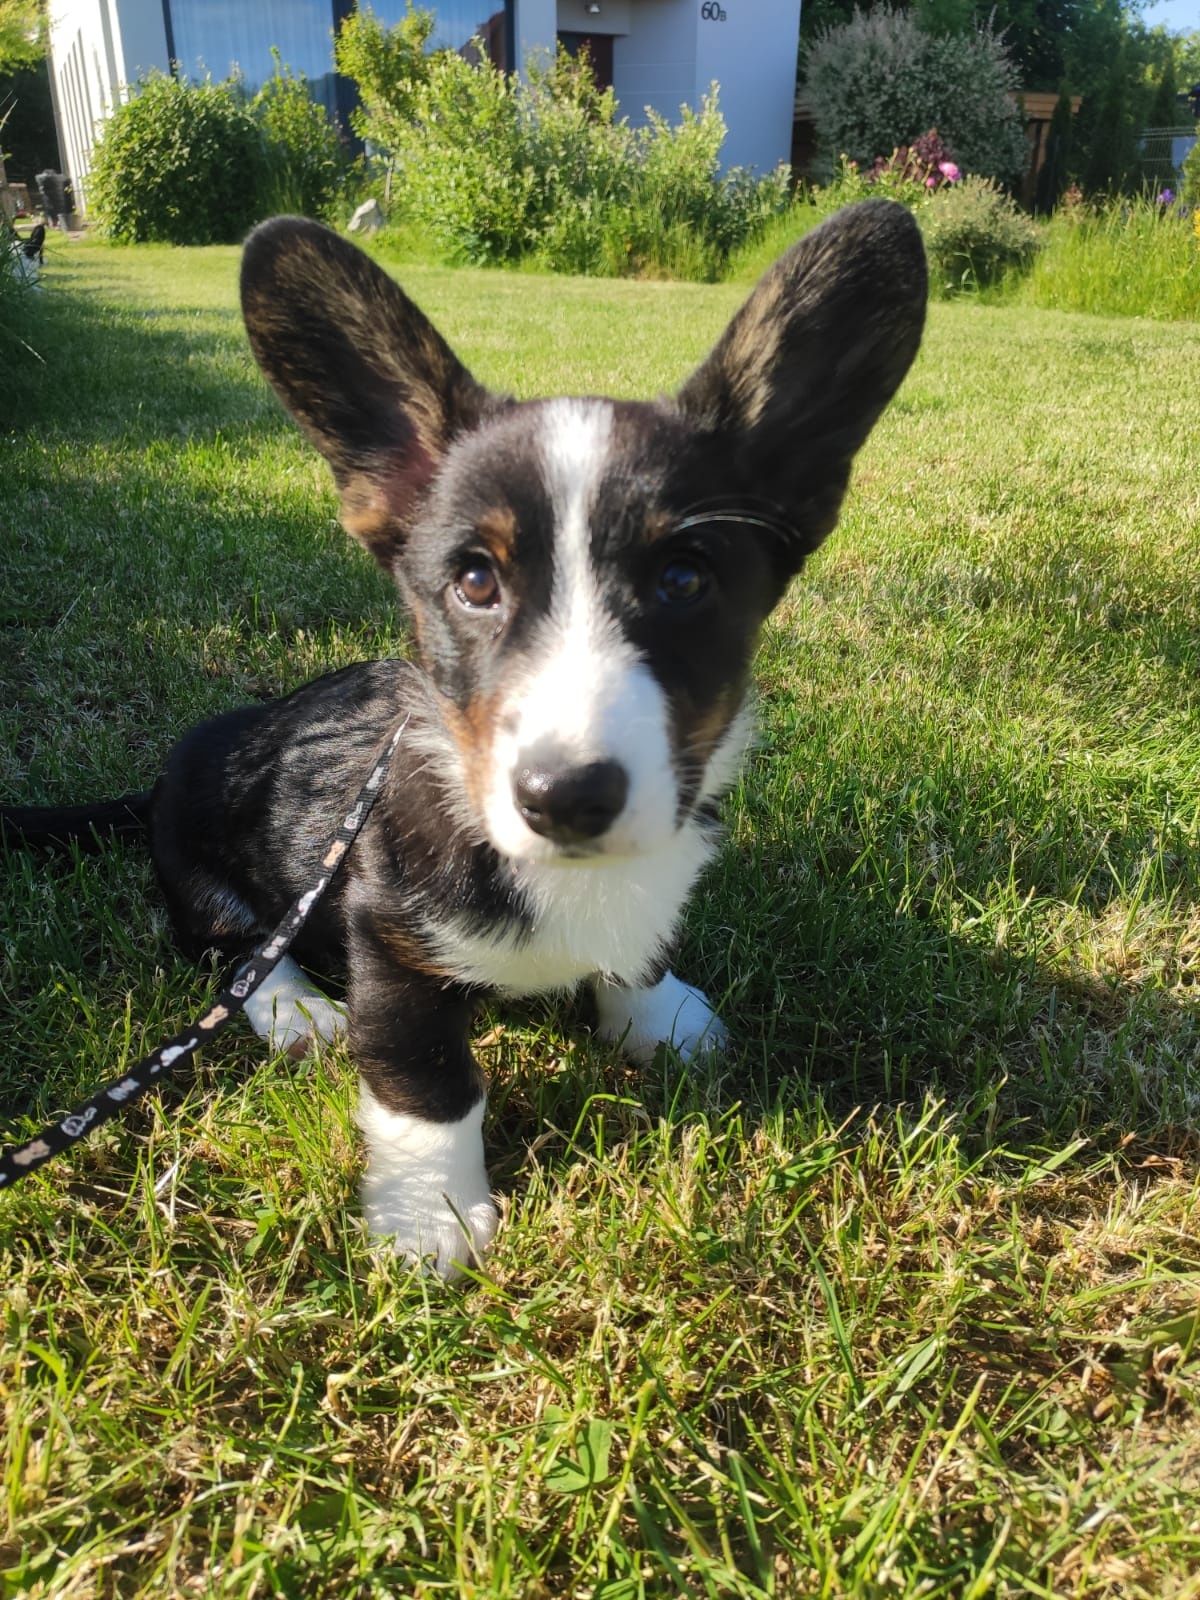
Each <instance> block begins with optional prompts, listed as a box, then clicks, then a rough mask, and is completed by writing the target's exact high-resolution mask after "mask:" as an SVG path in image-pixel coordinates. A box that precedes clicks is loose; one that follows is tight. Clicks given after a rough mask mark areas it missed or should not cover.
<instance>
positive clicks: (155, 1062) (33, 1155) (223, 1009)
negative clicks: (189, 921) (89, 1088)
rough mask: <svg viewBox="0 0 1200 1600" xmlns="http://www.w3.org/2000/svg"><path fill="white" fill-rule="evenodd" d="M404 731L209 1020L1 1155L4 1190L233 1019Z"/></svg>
mask: <svg viewBox="0 0 1200 1600" xmlns="http://www.w3.org/2000/svg"><path fill="white" fill-rule="evenodd" d="M407 726H408V718H407V717H405V719H404V721H403V722H402V723H401V724H400V725H399V727H398V728H397V729H396V730H395V732H394V733H392V734H391V736H390V737H389V739H388V742H387V744H386V745H385V746H384V749H383V752H382V754H381V755H380V756H379V758H378V759H377V761H376V762H375V765H374V766H373V767H372V768H371V771H370V775H369V776H368V778H367V781H366V782H365V783H364V784H363V786H362V788H361V789H360V790H359V792H358V798H357V800H355V802H354V804H353V805H352V806H351V808H350V810H349V811H348V812H347V813H346V816H345V817H344V818H343V820H342V822H341V824H340V826H339V827H338V828H337V829H336V831H335V832H334V833H332V834H331V835H330V838H329V842H328V843H327V844H326V846H325V849H324V851H323V853H322V855H321V869H322V870H321V874H320V876H319V877H318V878H317V879H316V880H315V882H314V883H313V884H312V886H311V887H310V888H309V889H306V890H305V892H304V893H303V894H302V895H301V896H300V898H299V899H298V900H295V901H293V903H292V904H291V906H289V908H288V910H287V912H286V913H285V915H284V917H283V920H282V921H281V922H280V924H279V926H278V927H277V928H276V929H275V931H274V933H272V934H271V936H270V938H269V939H266V940H264V941H263V943H262V944H260V945H258V946H257V947H256V949H255V950H254V951H253V953H252V954H251V955H250V957H249V959H248V960H246V961H244V962H243V963H242V965H241V966H240V967H239V968H238V970H237V972H236V974H235V975H234V978H233V981H232V982H231V983H230V984H228V985H227V987H226V988H224V989H222V990H221V992H220V994H219V995H218V996H217V998H216V1001H215V1002H214V1003H213V1005H212V1006H210V1007H209V1009H208V1010H207V1011H206V1012H205V1014H204V1016H202V1017H201V1018H200V1019H199V1021H197V1022H194V1023H192V1025H191V1027H189V1028H185V1029H184V1030H183V1032H182V1033H177V1034H175V1035H173V1037H172V1038H170V1039H165V1040H164V1041H163V1042H162V1044H160V1045H159V1047H158V1049H157V1050H154V1051H152V1052H151V1053H150V1055H148V1056H144V1057H143V1058H142V1060H141V1061H139V1062H138V1063H137V1065H136V1066H135V1067H131V1068H130V1069H129V1071H128V1072H124V1073H122V1074H121V1076H120V1077H119V1078H115V1079H114V1080H113V1082H112V1083H109V1084H106V1085H105V1087H104V1088H103V1089H101V1090H100V1091H99V1093H98V1094H94V1095H93V1096H92V1098H91V1099H90V1100H85V1101H84V1103H83V1104H82V1105H81V1106H76V1108H75V1110H74V1111H72V1112H71V1114H70V1116H69V1117H64V1118H63V1119H62V1121H61V1122H52V1123H51V1124H50V1126H49V1127H48V1128H43V1129H42V1131H41V1133H39V1134H38V1136H37V1138H36V1139H31V1140H30V1141H29V1142H28V1144H23V1145H17V1146H14V1147H12V1148H10V1149H7V1150H5V1151H3V1152H0V1189H5V1188H11V1187H12V1186H13V1184H14V1183H17V1182H18V1181H19V1180H20V1179H21V1178H24V1177H26V1176H27V1175H28V1174H29V1173H31V1172H34V1171H36V1170H37V1168H38V1167H40V1166H42V1165H43V1164H44V1163H45V1162H47V1161H49V1160H50V1158H51V1156H56V1155H58V1153H59V1152H60V1151H62V1150H68V1149H70V1147H71V1146H72V1145H73V1144H75V1143H77V1142H78V1141H79V1140H80V1139H82V1138H83V1137H84V1136H85V1135H86V1134H89V1133H91V1131H92V1130H93V1129H94V1128H100V1127H103V1125H104V1124H105V1123H106V1122H107V1121H109V1119H110V1118H111V1117H115V1116H116V1114H117V1112H118V1111H120V1110H122V1109H123V1108H124V1107H125V1106H127V1105H129V1104H130V1102H131V1101H133V1100H136V1099H137V1098H138V1096H139V1095H141V1094H144V1093H145V1091H146V1090H147V1089H148V1088H149V1087H150V1085H151V1084H152V1083H154V1082H155V1081H156V1080H157V1079H158V1078H159V1077H160V1076H161V1075H162V1074H163V1073H164V1072H167V1071H169V1070H171V1069H172V1068H174V1067H176V1066H177V1065H178V1064H179V1062H181V1061H186V1060H187V1059H188V1057H189V1056H190V1055H191V1054H192V1053H193V1052H194V1051H196V1050H198V1049H199V1048H200V1046H201V1045H202V1044H207V1042H208V1041H209V1040H210V1039H213V1038H215V1037H216V1036H217V1034H218V1033H220V1032H221V1030H222V1029H223V1028H225V1027H227V1026H228V1024H229V1023H230V1022H232V1021H233V1019H234V1017H236V1016H237V1014H238V1012H239V1011H240V1010H241V1009H242V1007H243V1006H244V1005H245V1004H246V1001H247V1000H248V999H249V998H250V996H251V995H252V994H253V993H254V991H255V990H256V989H257V988H259V986H260V985H261V984H262V983H263V982H264V981H265V980H266V979H267V978H268V977H270V975H271V973H272V972H274V970H275V968H276V967H277V966H278V965H279V963H280V961H281V960H282V959H283V957H284V956H285V955H286V953H287V951H288V949H289V947H290V946H291V943H292V941H293V939H295V937H296V935H297V934H298V933H299V932H300V929H301V928H302V927H303V926H304V924H305V923H306V922H307V921H308V916H309V913H310V912H311V911H312V908H313V907H314V906H315V905H316V903H317V901H318V900H319V899H320V898H321V896H322V895H323V894H324V893H325V891H326V889H328V887H329V885H330V883H331V882H332V880H333V877H334V875H335V873H336V872H337V870H338V868H339V867H340V866H341V864H342V861H343V859H344V857H345V855H346V852H347V851H348V850H349V848H350V846H351V845H352V844H353V843H354V841H355V839H356V838H357V837H358V834H359V830H360V829H361V827H362V825H363V823H364V822H365V821H366V820H367V817H368V815H369V814H370V811H371V807H372V806H373V805H374V804H375V801H376V800H377V799H378V798H379V790H380V788H381V786H382V784H383V780H384V776H385V774H386V772H387V769H388V764H389V763H390V761H391V759H392V755H393V754H394V752H395V749H396V746H397V745H398V744H399V743H400V737H401V735H402V734H403V732H404V730H405V728H407Z"/></svg>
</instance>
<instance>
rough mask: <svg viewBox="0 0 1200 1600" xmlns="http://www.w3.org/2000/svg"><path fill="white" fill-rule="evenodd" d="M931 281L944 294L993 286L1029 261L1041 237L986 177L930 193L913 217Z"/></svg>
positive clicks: (1030, 220)
mask: <svg viewBox="0 0 1200 1600" xmlns="http://www.w3.org/2000/svg"><path fill="white" fill-rule="evenodd" d="M917 220H918V222H919V223H920V225H921V233H922V236H923V238H924V240H925V249H926V252H927V254H928V256H929V268H930V280H931V283H932V284H933V285H934V287H935V288H936V289H939V290H940V291H941V292H942V293H944V294H953V293H956V292H957V291H959V290H961V289H976V288H983V287H986V286H987V285H988V284H992V283H995V282H996V281H997V280H998V279H999V278H1001V277H1003V276H1004V274H1005V273H1007V272H1011V271H1013V270H1022V269H1024V268H1026V267H1028V266H1029V265H1030V264H1031V262H1032V261H1033V258H1034V256H1035V255H1036V253H1037V251H1038V249H1039V247H1040V244H1041V235H1040V234H1039V232H1038V227H1037V224H1036V223H1035V222H1034V221H1033V220H1032V219H1031V218H1030V217H1027V216H1026V215H1025V213H1024V212H1023V211H1021V210H1020V209H1019V208H1018V207H1017V206H1016V205H1015V204H1014V202H1013V201H1012V200H1011V199H1010V198H1009V197H1008V195H1006V194H1005V193H1004V192H1003V190H1001V189H1000V188H998V187H997V185H996V184H995V183H994V182H993V181H992V180H991V179H990V178H979V177H968V178H964V179H963V181H962V182H961V183H957V184H949V185H947V186H946V187H945V188H944V189H938V190H937V191H936V193H934V194H931V195H930V197H929V199H928V201H927V202H926V203H925V204H924V205H923V206H921V207H920V209H919V210H918V212H917Z"/></svg>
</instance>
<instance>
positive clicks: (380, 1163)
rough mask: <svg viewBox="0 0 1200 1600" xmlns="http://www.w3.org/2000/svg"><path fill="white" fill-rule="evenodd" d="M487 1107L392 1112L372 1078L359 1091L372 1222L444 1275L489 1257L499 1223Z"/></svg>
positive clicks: (366, 1207)
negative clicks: (443, 1114)
mask: <svg viewBox="0 0 1200 1600" xmlns="http://www.w3.org/2000/svg"><path fill="white" fill-rule="evenodd" d="M483 1109H484V1102H483V1101H482V1100H480V1102H479V1103H478V1105H475V1106H472V1108H471V1110H470V1111H468V1112H467V1114H466V1116H465V1117H463V1118H462V1119H461V1120H460V1121H458V1122H429V1121H427V1120H426V1119H425V1118H424V1117H414V1116H409V1115H407V1114H406V1113H404V1112H396V1111H388V1110H387V1109H386V1108H385V1107H383V1106H381V1105H380V1103H379V1101H378V1100H376V1098H375V1097H374V1095H373V1094H372V1093H371V1091H370V1090H369V1089H368V1088H367V1086H366V1084H363V1085H362V1087H361V1090H360V1094H359V1102H358V1124H359V1127H360V1128H361V1129H362V1130H363V1133H364V1135H365V1136H366V1140H367V1170H366V1173H365V1175H364V1177H363V1184H362V1204H363V1213H364V1215H365V1216H366V1219H367V1225H368V1227H369V1228H370V1230H371V1232H372V1234H373V1235H375V1237H376V1238H379V1239H386V1240H387V1241H388V1242H389V1243H390V1244H391V1246H392V1248H393V1249H394V1251H395V1253H396V1254H397V1255H398V1256H403V1257H404V1258H405V1259H406V1260H408V1261H411V1262H413V1263H414V1264H420V1265H422V1266H426V1267H428V1268H429V1269H430V1270H431V1271H433V1272H435V1273H437V1275H438V1276H439V1277H440V1278H446V1279H452V1278H456V1277H458V1276H459V1275H460V1273H461V1271H462V1269H463V1267H466V1266H470V1265H472V1264H476V1263H478V1262H480V1261H482V1260H483V1255H484V1252H485V1251H486V1250H487V1247H488V1245H489V1244H491V1242H492V1239H493V1238H494V1237H495V1233H496V1229H497V1227H498V1226H499V1223H500V1214H499V1212H498V1211H497V1210H496V1205H495V1202H494V1201H493V1199H492V1194H491V1189H490V1188H489V1186H488V1175H487V1168H486V1167H485V1166H484V1162H483Z"/></svg>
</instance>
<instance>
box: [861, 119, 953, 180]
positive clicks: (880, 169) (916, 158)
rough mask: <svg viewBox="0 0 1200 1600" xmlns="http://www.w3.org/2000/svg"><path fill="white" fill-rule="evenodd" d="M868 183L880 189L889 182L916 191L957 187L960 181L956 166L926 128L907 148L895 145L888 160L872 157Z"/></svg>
mask: <svg viewBox="0 0 1200 1600" xmlns="http://www.w3.org/2000/svg"><path fill="white" fill-rule="evenodd" d="M870 177H871V180H872V181H873V182H874V183H876V184H879V185H880V186H881V187H884V188H889V189H890V188H891V186H892V184H893V182H896V181H898V182H899V183H900V184H902V185H905V186H909V185H911V186H912V187H914V188H918V189H928V190H933V189H940V188H942V187H943V186H944V185H945V184H947V183H958V181H959V180H960V179H961V177H962V173H961V171H960V170H959V167H958V163H957V162H956V161H955V160H954V157H953V156H952V154H951V152H950V150H949V148H948V146H947V145H946V144H945V142H944V141H943V139H942V136H941V134H939V133H938V131H937V129H936V128H930V130H929V132H928V133H923V134H922V135H921V137H920V138H919V139H914V140H913V142H912V143H911V144H902V145H898V146H897V147H896V149H895V150H893V151H892V153H891V155H890V156H886V157H885V156H876V157H875V160H874V162H873V164H872V166H871V172H870Z"/></svg>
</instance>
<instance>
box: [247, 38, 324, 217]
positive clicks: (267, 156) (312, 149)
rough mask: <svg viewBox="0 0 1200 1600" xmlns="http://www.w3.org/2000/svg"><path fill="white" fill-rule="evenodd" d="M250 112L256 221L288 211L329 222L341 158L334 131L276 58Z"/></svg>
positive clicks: (300, 80)
mask: <svg viewBox="0 0 1200 1600" xmlns="http://www.w3.org/2000/svg"><path fill="white" fill-rule="evenodd" d="M250 112H251V115H252V116H253V117H254V120H255V121H256V122H257V124H258V127H259V131H260V133H261V135H262V141H263V167H262V173H261V179H260V187H259V194H258V204H257V207H256V209H257V211H258V214H259V216H261V217H267V216H273V215H276V214H277V213H279V212H281V211H291V212H300V213H302V214H303V215H304V216H306V217H322V218H329V217H331V216H332V215H333V213H334V211H335V209H336V207H337V203H338V199H339V196H340V194H341V190H342V184H343V181H344V178H345V171H346V162H345V156H344V153H343V150H342V144H341V140H340V139H339V138H338V136H337V130H336V128H335V127H334V126H333V123H332V122H330V120H329V116H328V114H327V113H326V110H325V107H324V106H323V105H320V104H319V103H318V102H317V101H315V100H314V99H313V98H312V96H311V95H310V94H309V92H308V84H307V82H306V80H305V79H304V78H303V77H302V76H296V75H295V74H293V73H292V72H290V71H289V70H288V69H287V68H286V67H284V66H282V65H281V63H280V61H279V58H278V56H276V62H275V73H274V76H273V77H270V78H268V79H267V81H266V83H264V84H263V86H262V88H261V89H260V90H259V91H258V93H257V94H256V95H255V96H254V99H253V100H252V101H251V102H250Z"/></svg>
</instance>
